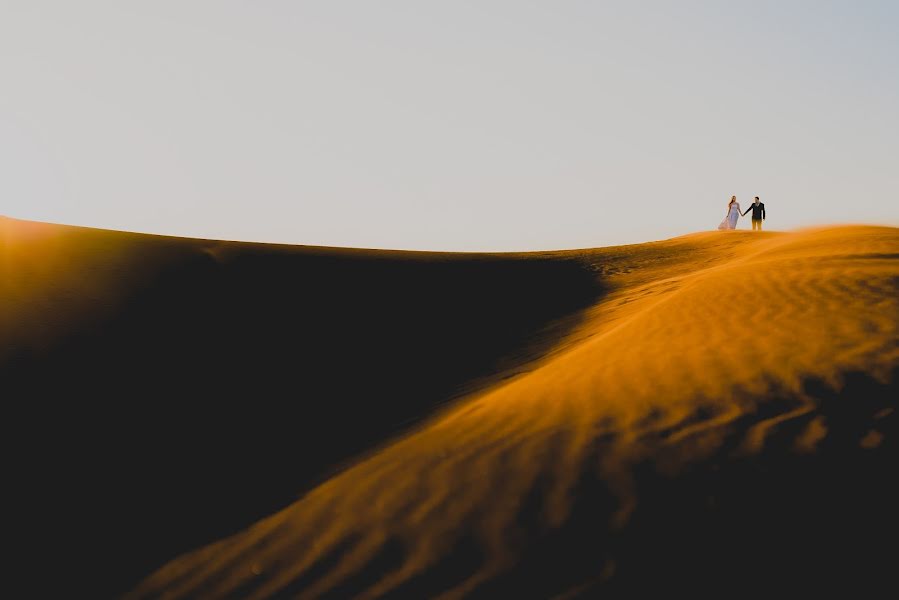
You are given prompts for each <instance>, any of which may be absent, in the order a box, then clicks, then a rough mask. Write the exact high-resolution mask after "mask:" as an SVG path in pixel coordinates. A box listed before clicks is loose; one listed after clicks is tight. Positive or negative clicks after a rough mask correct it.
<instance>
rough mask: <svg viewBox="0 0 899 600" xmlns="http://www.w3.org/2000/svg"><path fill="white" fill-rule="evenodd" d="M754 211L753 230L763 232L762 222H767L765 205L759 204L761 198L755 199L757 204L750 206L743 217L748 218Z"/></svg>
mask: <svg viewBox="0 0 899 600" xmlns="http://www.w3.org/2000/svg"><path fill="white" fill-rule="evenodd" d="M750 210H751V211H752V230H753V231H755V230H756V229H758V230H759V231H761V230H762V221H764V220H765V205H764V204H762V203H761V202H759V197H758V196H756V197H755V202H753V203H752V204H750V205H749V208H747V209H746V212H744V213H743V216H744V217H745V216H746V213H748V212H749V211H750Z"/></svg>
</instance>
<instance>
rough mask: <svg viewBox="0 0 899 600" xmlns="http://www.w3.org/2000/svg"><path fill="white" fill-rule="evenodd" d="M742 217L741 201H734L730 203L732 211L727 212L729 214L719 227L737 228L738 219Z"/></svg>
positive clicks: (722, 228) (721, 228)
mask: <svg viewBox="0 0 899 600" xmlns="http://www.w3.org/2000/svg"><path fill="white" fill-rule="evenodd" d="M739 218H740V203H739V202H734V203H733V204H731V205H730V211H729V212H728V213H727V216H726V217H724V220H723V221H721V224H720V225H718V229H720V230H724V229H736V228H737V219H739Z"/></svg>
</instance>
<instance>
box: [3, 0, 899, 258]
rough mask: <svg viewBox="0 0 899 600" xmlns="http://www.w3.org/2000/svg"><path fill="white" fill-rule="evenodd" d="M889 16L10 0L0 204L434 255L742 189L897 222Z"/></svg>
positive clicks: (771, 10)
mask: <svg viewBox="0 0 899 600" xmlns="http://www.w3.org/2000/svg"><path fill="white" fill-rule="evenodd" d="M897 32H899V2H877V1H844V2H828V1H810V0H809V1H784V0H778V1H768V2H759V1H751V2H748V1H747V2H723V1H722V2H689V1H686V2H685V1H681V2H673V1H672V2H659V1H656V2H649V1H641V2H630V1H620V2H598V1H597V2H587V1H561V0H556V1H549V0H547V1H544V2H521V1H515V0H505V1H499V0H495V1H491V0H472V1H464V0H453V1H444V2H431V1H426V0H414V1H412V0H410V1H402V2H401V1H389V0H384V1H380V2H375V1H368V2H362V1H360V2H348V1H347V2H341V1H339V0H328V1H321V2H303V1H299V0H296V1H265V0H255V1H250V0H245V1H242V2H237V1H226V0H210V1H192V0H175V1H162V0H153V1H149V0H148V1H144V2H125V1H121V0H110V1H96V0H82V1H79V2H69V1H58V2H47V1H42V0H21V1H18V0H0V214H6V215H9V216H13V217H19V218H25V219H35V220H42V221H51V222H60V223H69V224H77V225H88V226H94V227H103V228H111V229H125V230H132V231H146V232H153V233H165V234H173V235H186V236H196V237H211V238H224V239H242V240H256V241H274V242H286V243H296V244H320V245H333V246H357V247H380V248H411V249H431V250H535V249H552V248H575V247H590V246H605V245H613V244H621V243H631V242H641V241H647V240H653V239H661V238H666V237H671V236H675V235H680V234H684V233H689V232H693V231H698V230H703V229H713V228H714V227H715V226H716V225H717V224H718V222H719V221H720V220H721V218H722V217H723V215H724V212H725V204H726V202H727V200H728V199H729V197H730V195H731V194H736V195H737V196H738V198H739V199H740V200H741V202H742V203H743V205H744V207H745V206H746V205H747V203H748V202H749V201H750V199H751V197H752V196H754V195H759V196H761V197H762V200H763V201H764V202H765V203H766V205H767V207H768V210H769V221H768V226H769V228H771V229H789V228H794V227H800V226H806V225H815V224H821V223H838V222H869V223H884V224H891V225H899V35H897ZM747 226H748V222H746V221H742V222H741V223H740V227H741V228H745V227H747Z"/></svg>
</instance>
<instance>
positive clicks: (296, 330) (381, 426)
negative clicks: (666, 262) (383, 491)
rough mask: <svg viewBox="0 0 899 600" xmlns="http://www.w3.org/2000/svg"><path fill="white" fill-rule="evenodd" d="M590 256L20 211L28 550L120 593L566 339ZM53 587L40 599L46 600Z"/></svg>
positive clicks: (0, 362) (0, 371)
mask: <svg viewBox="0 0 899 600" xmlns="http://www.w3.org/2000/svg"><path fill="white" fill-rule="evenodd" d="M600 292H601V287H600V284H599V278H598V276H597V274H596V273H595V272H594V271H592V270H591V269H590V268H589V265H587V264H586V263H585V262H583V261H581V260H578V259H577V258H576V257H573V256H569V255H562V254H558V253H555V254H553V253H550V254H545V255H535V254H531V255H509V254H503V255H488V254H483V255H475V254H440V253H412V252H390V251H367V250H345V249H331V248H314V247H289V246H277V245H262V244H245V243H230V242H219V241H206V240H192V239H180V238H167V237H160V236H148V235H138V234H128V233H119V232H110V231H100V230H91V229H85V228H74V227H64V226H54V225H45V224H37V223H29V222H23V221H16V220H12V219H4V218H0V301H2V304H0V383H2V391H3V400H4V408H5V412H6V419H5V420H6V429H7V441H8V442H9V443H10V448H12V449H14V452H15V454H16V455H17V457H19V458H16V459H15V460H12V461H10V462H11V465H10V468H11V469H12V470H11V471H10V473H11V483H12V489H13V490H14V494H13V495H14V497H15V501H16V505H17V508H16V509H15V512H13V513H12V514H13V515H14V516H13V518H14V520H15V521H16V522H17V523H18V525H19V526H21V527H22V528H23V529H24V532H23V533H24V534H25V539H26V540H27V542H23V543H26V544H30V545H32V547H31V548H30V549H27V547H26V549H23V553H24V557H25V560H24V562H26V563H31V565H32V566H36V567H37V568H38V569H39V570H40V571H41V572H43V573H53V574H54V576H53V577H48V578H38V579H33V580H31V583H32V584H36V588H35V589H36V590H38V591H39V590H40V589H41V587H42V586H43V585H48V584H49V585H59V584H63V585H64V586H65V587H66V588H67V589H69V590H70V591H72V592H74V593H75V595H78V596H82V597H103V596H108V595H111V594H114V593H116V592H121V591H124V590H125V589H127V588H128V587H129V586H131V585H134V584H135V583H136V582H137V581H138V580H139V579H140V578H141V577H144V576H146V575H147V574H149V573H150V572H151V571H152V570H153V569H154V568H156V567H158V566H159V565H161V564H162V563H163V562H164V561H166V560H168V559H171V558H172V557H174V556H176V555H177V554H179V553H181V552H184V551H186V550H189V549H191V548H194V547H197V546H199V545H202V544H204V543H208V542H210V541H212V540H215V539H218V538H221V537H222V536H225V535H228V534H230V533H233V532H235V531H237V530H239V529H240V528H243V527H246V526H248V525H249V524H250V523H252V522H253V521H255V520H257V519H259V518H261V517H262V516H264V515H266V514H270V513H271V512H273V511H275V510H277V509H279V508H281V507H283V506H286V505H287V504H289V503H290V502H291V501H293V500H294V499H295V498H296V497H297V496H298V494H300V493H301V492H303V491H304V490H306V489H309V488H310V487H311V486H312V485H313V484H314V482H316V481H320V480H322V479H323V478H325V477H327V476H329V475H331V474H334V473H335V472H338V471H339V470H340V469H341V468H342V466H343V465H346V464H348V461H351V460H352V459H353V457H355V456H358V455H359V454H360V453H362V452H367V451H371V450H372V449H373V448H375V447H377V445H378V444H380V443H382V442H383V441H384V440H386V439H387V438H389V437H391V436H393V435H395V434H397V433H398V432H401V431H403V430H407V429H408V428H409V427H410V426H411V425H412V424H413V423H415V422H416V421H418V420H420V419H421V418H422V417H423V416H426V415H428V414H430V413H432V412H433V411H434V410H435V409H436V408H438V407H439V406H441V405H442V404H445V403H446V402H447V401H449V400H451V399H452V398H454V397H458V396H459V395H461V394H463V393H471V392H474V391H476V390H478V389H486V388H488V387H489V386H490V385H491V384H493V383H495V382H497V381H500V380H501V379H502V378H503V377H507V376H509V375H510V374H513V373H515V372H516V371H518V370H520V369H522V368H523V367H526V366H527V365H528V364H529V363H531V362H532V361H534V360H535V359H537V358H539V357H540V356H541V355H542V354H544V353H545V352H547V351H548V350H549V349H550V348H551V347H553V346H554V345H556V344H557V343H558V342H559V340H560V339H561V338H562V337H563V334H564V333H565V332H566V331H568V330H570V329H571V328H572V327H573V326H574V325H576V324H577V323H578V321H579V320H580V318H581V317H580V312H581V310H582V309H583V308H585V307H587V306H589V305H592V304H593V303H594V302H595V300H596V299H597V298H598V296H599V294H600ZM38 595H39V594H38Z"/></svg>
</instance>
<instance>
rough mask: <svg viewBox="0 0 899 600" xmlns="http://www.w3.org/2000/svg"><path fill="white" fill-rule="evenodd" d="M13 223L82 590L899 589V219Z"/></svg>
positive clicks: (8, 295) (20, 300)
mask: <svg viewBox="0 0 899 600" xmlns="http://www.w3.org/2000/svg"><path fill="white" fill-rule="evenodd" d="M0 227H2V229H0V232H2V238H0V243H2V246H0V249H2V252H3V254H2V256H0V258H2V262H0V269H2V272H0V274H2V282H3V283H2V286H3V287H2V288H0V291H2V295H3V299H4V304H3V306H2V308H0V319H2V320H0V327H2V329H0V332H2V333H3V336H4V338H3V339H4V347H3V348H0V360H2V361H3V362H2V363H0V368H2V370H0V376H2V377H3V381H4V385H5V386H6V389H7V390H10V391H11V397H12V398H14V402H13V404H14V406H15V408H14V409H13V412H14V416H15V418H16V419H17V423H19V426H18V427H17V428H16V429H17V431H16V433H14V434H13V435H14V438H15V439H19V438H21V439H22V440H26V439H27V440H28V447H29V448H30V450H29V452H31V453H33V454H34V456H35V457H36V458H37V460H38V463H39V465H40V467H39V468H37V469H29V471H28V472H27V473H24V474H22V475H19V476H20V477H23V478H24V477H29V476H30V477H32V478H34V479H35V481H34V482H32V487H31V488H30V489H32V490H34V493H33V494H32V497H29V498H27V499H26V500H28V506H27V508H26V509H23V510H30V511H32V513H34V514H40V515H41V519H39V520H35V522H33V523H30V525H29V527H30V531H31V533H32V537H33V538H34V539H35V541H34V544H35V547H36V550H37V551H39V552H42V554H41V561H42V562H41V564H44V565H46V568H47V569H48V570H50V571H53V572H54V573H57V574H58V573H66V574H67V575H66V576H67V577H70V579H68V580H67V583H69V585H70V589H72V590H78V591H85V590H87V591H90V592H91V594H92V595H95V596H96V595H115V594H119V593H123V592H127V593H126V597H129V598H267V597H298V598H383V597H396V598H466V597H476V598H578V597H585V598H592V597H599V596H613V597H634V596H640V595H642V594H646V593H650V592H653V593H658V592H660V591H661V592H664V593H670V594H680V593H688V594H689V593H692V594H703V595H714V596H716V597H721V596H728V595H737V594H739V593H741V592H752V591H756V592H759V593H774V592H786V591H797V592H799V593H804V594H808V593H813V592H819V591H824V590H831V591H832V590H834V589H836V588H835V587H834V586H837V585H846V586H851V587H852V589H854V590H855V591H857V592H858V591H862V590H874V589H878V590H888V589H890V588H892V589H893V590H895V588H897V587H899V585H897V582H896V578H895V574H894V573H893V566H894V565H895V563H896V559H897V557H899V551H897V549H896V540H897V539H899V538H897V537H896V536H897V533H899V529H897V516H896V507H897V506H899V504H897V501H899V494H897V492H895V491H893V489H892V488H893V487H895V486H894V485H893V484H894V483H895V476H896V475H895V474H896V472H897V467H899V456H897V449H896V435H895V434H896V416H895V411H894V409H895V404H896V402H897V399H899V393H897V387H896V386H897V377H899V230H897V229H895V228H886V227H869V226H851V227H850V226H845V227H830V228H821V229H810V230H800V231H795V232H786V233H773V232H764V233H753V232H749V231H732V232H717V231H716V232H708V233H698V234H692V235H687V236H683V237H679V238H675V239H672V240H667V241H662V242H652V243H646V244H637V245H630V246H619V247H610V248H597V249H588V250H578V251H560V252H539V253H524V254H438V253H407V252H387V251H365V250H339V249H328V248H311V247H289V246H269V245H259V244H240V243H234V242H216V241H206V240H186V239H177V238H164V237H158V236H142V235H137V234H124V233H116V232H104V231H97V230H89V229H80V228H69V227H61V226H51V225H42V224H34V223H25V222H21V221H13V220H8V219H7V220H3V221H0ZM18 413H21V414H18ZM32 513H29V514H32ZM167 561H168V562H167ZM775 586H776V587H775ZM127 590H130V591H127Z"/></svg>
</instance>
